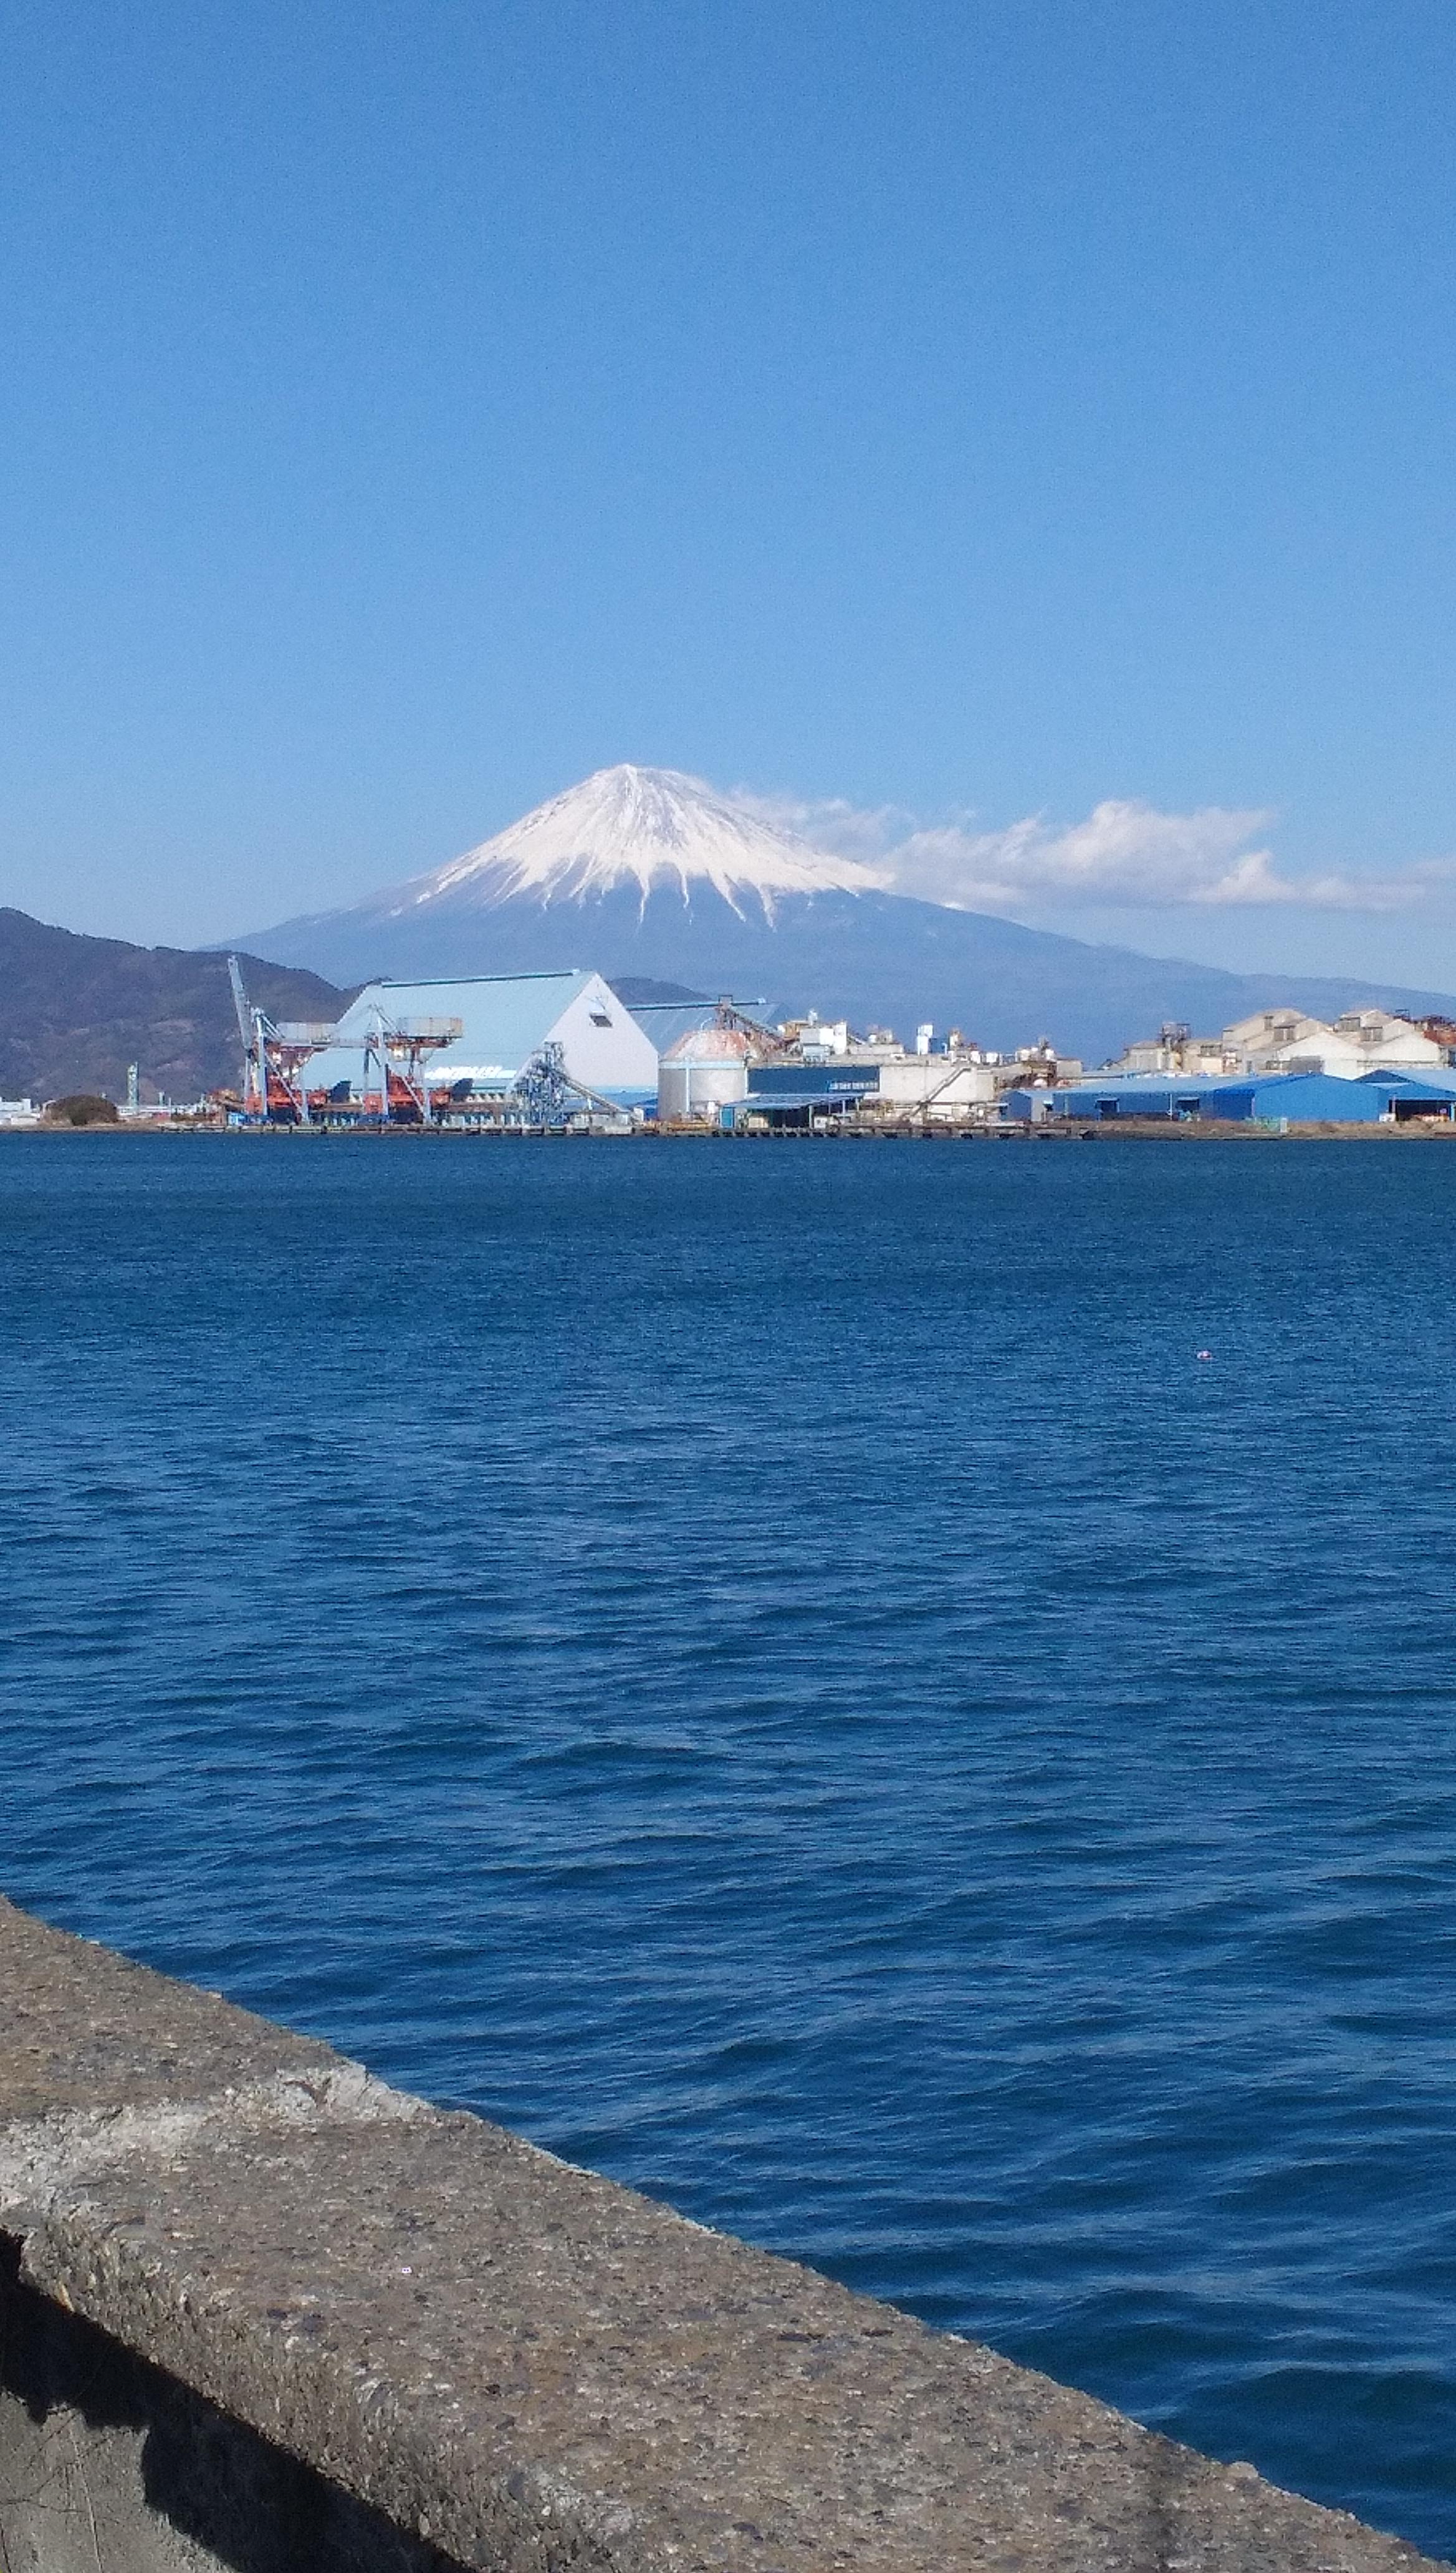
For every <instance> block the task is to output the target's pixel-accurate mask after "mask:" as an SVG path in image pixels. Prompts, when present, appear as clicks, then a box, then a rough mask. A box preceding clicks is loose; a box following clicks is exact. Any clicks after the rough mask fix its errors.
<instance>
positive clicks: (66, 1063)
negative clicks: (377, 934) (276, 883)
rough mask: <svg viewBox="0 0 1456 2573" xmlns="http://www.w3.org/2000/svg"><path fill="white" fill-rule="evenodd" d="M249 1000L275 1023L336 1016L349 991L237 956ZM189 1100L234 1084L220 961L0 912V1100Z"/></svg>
mask: <svg viewBox="0 0 1456 2573" xmlns="http://www.w3.org/2000/svg"><path fill="white" fill-rule="evenodd" d="M243 973H244V979H245V980H246V982H247V985H248V996H249V999H250V1000H252V1001H256V1002H257V1003H259V1005H260V1006H261V1007H262V1008H263V1009H265V1010H267V1011H269V1012H270V1013H271V1015H272V1016H273V1017H275V1018H281V1019H323V1020H331V1019H336V1018H338V1016H339V1014H340V1012H341V1010H342V1009H343V1008H344V1006H345V1002H346V1000H347V999H348V997H349V995H348V994H347V993H345V992H342V991H340V990H338V989H337V988H336V986H335V985H334V984H333V983H326V982H325V981H324V980H323V979H322V977H321V976H320V975H318V974H310V973H308V972H306V971H304V970H303V969H302V968H300V967H296V966H289V965H269V964H266V963H264V961H263V960H262V959H261V958H259V957H254V956H245V957H244V958H243ZM130 1063H134V1064H136V1065H137V1066H138V1067H139V1070H140V1076H141V1090H142V1097H143V1098H144V1099H155V1098H157V1096H158V1095H159V1093H160V1094H163V1095H165V1096H166V1097H167V1098H169V1099H178V1100H188V1099H196V1098H197V1097H198V1096H199V1095H200V1094H201V1093H203V1092H205V1091H209V1090H216V1089H220V1088H221V1087H222V1086H223V1085H224V1084H228V1085H232V1086H236V1084H237V1081H238V1076H239V1043H238V1023H237V1019H236V1017H235V1015H234V1010H233V995H232V990H231V987H230V985H229V981H228V960H227V958H226V956H206V955H197V954H194V953H192V952H191V951H190V950H188V949H186V948H181V947H130V946H128V945H127V943H126V941H125V939H121V938H87V937H84V936H82V935H80V934H79V933H78V932H77V931H75V930H71V929H53V928H51V927H50V926H49V925H48V923H46V922H45V921H42V920H32V919H31V918H30V916H29V914H28V913H26V912H23V911H6V910H0V1096H3V1097H4V1098H7V1099H19V1098H26V1097H29V1098H31V1099H36V1100H45V1099H57V1098H60V1097H61V1096H62V1095H63V1094H64V1093H65V1092H67V1091H88V1090H89V1091H100V1092H101V1093H102V1094H103V1095H104V1096H105V1097H107V1098H109V1099H117V1100H120V1099H123V1098H125V1096H126V1084H127V1066H128V1064H130Z"/></svg>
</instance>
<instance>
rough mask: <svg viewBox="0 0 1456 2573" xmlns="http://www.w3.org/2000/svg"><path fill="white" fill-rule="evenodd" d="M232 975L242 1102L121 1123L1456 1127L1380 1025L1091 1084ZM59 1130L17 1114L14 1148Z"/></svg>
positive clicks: (1428, 1025)
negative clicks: (292, 1017) (319, 991)
mask: <svg viewBox="0 0 1456 2573" xmlns="http://www.w3.org/2000/svg"><path fill="white" fill-rule="evenodd" d="M233 972H234V993H235V998H236V1001H237V1008H238V1024H239V1037H240V1048H241V1053H242V1058H243V1060H242V1077H241V1081H240V1084H239V1087H238V1089H237V1091H236V1092H223V1093H219V1094H217V1095H215V1096H214V1097H213V1098H212V1099H211V1100H208V1101H200V1102H198V1103H197V1104H196V1106H195V1107H193V1108H191V1109H188V1110H178V1109H175V1108H169V1107H168V1106H167V1104H166V1103H163V1104H162V1106H161V1107H160V1108H147V1107H144V1106H142V1105H141V1103H140V1102H139V1098H138V1084H137V1073H136V1067H135V1066H133V1067H132V1070H131V1074H130V1078H129V1083H128V1097H127V1102H126V1105H125V1107H121V1108H120V1116H121V1119H122V1121H123V1122H126V1123H131V1122H134V1121H138V1120H143V1121H146V1122H152V1121H153V1120H154V1119H156V1118H158V1117H163V1118H165V1117H168V1116H171V1117H174V1118H176V1117H179V1116H180V1117H184V1118H185V1119H186V1120H187V1122H189V1123H194V1124H195V1123H209V1124H216V1123H219V1122H226V1123H229V1124H232V1125H236V1126H245V1127H247V1126H252V1127H265V1126H267V1127H274V1128H279V1127H290V1128H301V1127H309V1128H319V1129H325V1130H328V1129H333V1130H336V1131H339V1130H350V1129H357V1130H372V1129H379V1128H383V1127H390V1128H395V1127H414V1128H425V1127H428V1128H433V1129H440V1130H456V1131H474V1132H516V1133H532V1132H534V1133H540V1132H572V1131H582V1130H587V1131H593V1132H598V1133H600V1132H632V1131H636V1130H638V1129H640V1128H642V1127H644V1126H652V1127H654V1128H655V1129H656V1130H658V1131H661V1132H688V1133H705V1132H717V1133H729V1134H795V1133H798V1134H806V1133H807V1134H817V1133H850V1132H854V1133H867V1132H881V1133H883V1132H887V1131H888V1132H893V1131H895V1130H897V1129H901V1128H907V1127H913V1128H915V1129H917V1130H925V1129H927V1128H931V1129H936V1130H951V1131H961V1132H974V1131H977V1130H982V1131H986V1130H993V1129H994V1130H1000V1131H1005V1130H1008V1129H1010V1130H1012V1131H1016V1130H1017V1129H1018V1128H1027V1127H1038V1128H1041V1127H1047V1126H1049V1125H1050V1126H1057V1125H1059V1124H1060V1125H1062V1126H1064V1127H1066V1126H1067V1125H1069V1124H1079V1125H1081V1126H1082V1127H1084V1128H1086V1127H1087V1126H1089V1125H1097V1126H1101V1125H1105V1124H1107V1123H1108V1122H1109V1121H1113V1120H1121V1121H1124V1122H1126V1121H1139V1122H1146V1121H1149V1120H1150V1121H1154V1122H1156V1123H1158V1124H1168V1123H1182V1124H1190V1123H1196V1124H1198V1125H1200V1126H1207V1125H1209V1124H1218V1125H1223V1124H1230V1123H1231V1124H1237V1125H1250V1124H1252V1125H1256V1126H1263V1127H1266V1128H1275V1129H1280V1128H1288V1127H1305V1126H1310V1125H1320V1126H1323V1125H1332V1126H1359V1125H1370V1124H1374V1123H1384V1124H1387V1125H1401V1124H1406V1123H1409V1122H1413V1121H1436V1122H1438V1123H1441V1124H1448V1125H1449V1124H1456V1024H1452V1023H1451V1022H1448V1021H1446V1020H1444V1019H1424V1020H1420V1021H1416V1020H1412V1019H1408V1018H1400V1017H1395V1016H1392V1015H1391V1014H1390V1013H1389V1012H1388V1011H1385V1010H1381V1009H1375V1008H1370V1009H1362V1010H1351V1011H1349V1012H1347V1013H1346V1014H1345V1015H1344V1016H1342V1017H1340V1018H1337V1019H1335V1020H1334V1021H1333V1022H1332V1023H1326V1022H1324V1021H1322V1020H1317V1019H1312V1018H1309V1017H1307V1016H1303V1015H1301V1014H1300V1013H1299V1012H1297V1011H1295V1010H1292V1009H1269V1010H1263V1011H1260V1012H1257V1013H1256V1014H1255V1015H1254V1016H1252V1017H1250V1018H1246V1019H1241V1020H1239V1021H1238V1022H1237V1023H1236V1024H1235V1025H1234V1026H1232V1027H1227V1028H1224V1029H1223V1030H1222V1032H1221V1033H1220V1034H1218V1035H1216V1036H1206V1037H1205V1036H1196V1035H1194V1034H1193V1033H1192V1031H1191V1030H1190V1029H1188V1028H1186V1027H1175V1026H1165V1027H1163V1028H1161V1029H1159V1030H1158V1032H1157V1034H1156V1035H1155V1036H1153V1037H1149V1038H1147V1039H1145V1040H1142V1041H1139V1042H1138V1043H1136V1044H1134V1045H1130V1046H1128V1047H1127V1049H1126V1051H1125V1053H1124V1054H1123V1055H1122V1056H1121V1058H1120V1059H1119V1060H1118V1061H1117V1062H1116V1063H1113V1064H1107V1065H1104V1066H1103V1067H1102V1068H1101V1069H1100V1070H1097V1071H1088V1070H1086V1069H1085V1068H1084V1066H1083V1065H1082V1064H1081V1063H1080V1062H1077V1061H1076V1060H1074V1059H1071V1058H1069V1057H1068V1056H1066V1055H1062V1054H1059V1053H1058V1051H1057V1049H1056V1047H1055V1046H1054V1045H1053V1044H1052V1043H1051V1042H1050V1040H1048V1039H1045V1038H1043V1039H1041V1040H1039V1041H1038V1042H1036V1043H1034V1044H1031V1045H1026V1046H1023V1047H1021V1048H1019V1049H1017V1050H1016V1051H1015V1052H1012V1053H999V1052H997V1051H995V1050H993V1049H990V1048H987V1047H983V1046H980V1045H978V1044H976V1043H975V1042H974V1041H972V1040H971V1039H970V1038H969V1037H967V1036H966V1035H964V1034H963V1032H962V1031H961V1030H959V1029H957V1028H951V1029H949V1030H946V1031H939V1030H937V1029H936V1028H934V1027H932V1026H929V1025H924V1026H921V1027H918V1028H917V1029H916V1030H915V1031H914V1032H913V1034H911V1035H910V1036H909V1037H908V1039H907V1040H906V1041H905V1042H902V1041H901V1040H900V1038H899V1037H897V1035H896V1034H895V1032H894V1030H892V1029H890V1028H883V1027H871V1028H869V1029H868V1030H866V1031H865V1032H864V1033H863V1034H859V1033H857V1032H856V1031H855V1030H853V1029H852V1028H851V1027H850V1026H849V1025H848V1023H847V1022H846V1021H845V1020H843V1019H841V1020H837V1021H827V1020H821V1019H819V1018H818V1017H816V1016H812V1015H811V1016H810V1017H808V1018H804V1019H794V1020H789V1021H786V1022H784V1023H782V1024H780V1025H778V1026H771V1025H769V1024H768V1023H767V1022H766V1021H765V1020H764V1019H763V1018H762V1017H761V1016H760V1015H759V1014H758V1012H759V1009H760V1007H761V1005H757V1004H751V1003H744V1002H741V1001H737V1000H733V999H729V998H723V999H720V1000H718V1001H716V1002H704V1001H682V1000H671V999H667V1000H663V999H651V998H646V999H639V998H637V997H636V995H635V993H634V994H633V996H632V998H631V999H630V1001H629V1000H626V999H624V998H623V997H622V996H621V994H620V993H619V992H617V991H616V990H615V989H614V988H613V986H612V985H611V984H610V983H608V982H607V981H606V979H605V978H604V977H603V976H602V975H600V974H596V973H585V972H580V973H545V974H515V975H474V976H469V977H464V978H460V979H456V980H452V981H435V982H418V983H392V982H378V983H371V984H369V985H368V986H367V987H366V988H365V989H364V991H362V992H361V993H359V994H358V996H357V997H356V999H355V1000H354V1001H353V1002H352V1003H351V1004H350V1006H349V1008H348V1009H347V1010H346V1012H345V1013H344V1016H343V1017H342V1018H341V1019H339V1020H338V1021H337V1023H335V1024H334V1025H332V1026H327V1027H325V1026H317V1027H315V1026H298V1025H288V1024H284V1023H280V1022H276V1021H274V1020H273V1019H271V1018H270V1017H269V1016H268V1014H267V1013H266V1012H264V1011H262V1010H260V1009H257V1008H254V1007H253V1006H251V1005H250V1003H249V1000H248V996H247V994H246V992H245V990H244V988H243V983H242V978H241V975H240V974H239V972H238V969H237V966H236V963H235V965H234V968H233ZM108 1113H109V1114H115V1113H116V1112H115V1111H108ZM41 1115H42V1112H41V1110H40V1109H39V1108H38V1107H36V1106H34V1105H33V1104H32V1102H31V1101H30V1100H28V1099H26V1100H0V1126H4V1125H32V1124H37V1123H39V1122H40V1119H41Z"/></svg>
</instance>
